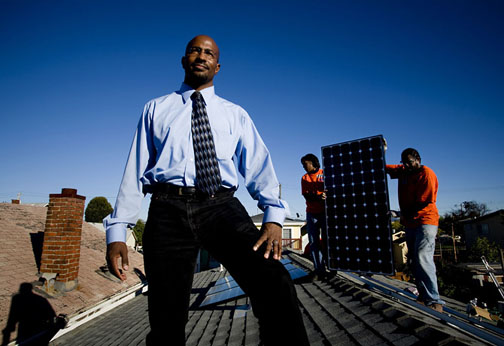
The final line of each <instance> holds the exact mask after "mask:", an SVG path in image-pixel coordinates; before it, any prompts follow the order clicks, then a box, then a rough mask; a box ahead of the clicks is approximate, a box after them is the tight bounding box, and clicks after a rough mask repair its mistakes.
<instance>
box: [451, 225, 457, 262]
mask: <svg viewBox="0 0 504 346" xmlns="http://www.w3.org/2000/svg"><path fill="white" fill-rule="evenodd" d="M451 229H452V240H453V256H454V259H455V263H457V246H456V244H455V227H454V226H453V222H452V224H451Z"/></svg>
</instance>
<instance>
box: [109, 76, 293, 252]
mask: <svg viewBox="0 0 504 346" xmlns="http://www.w3.org/2000/svg"><path fill="white" fill-rule="evenodd" d="M193 92H194V89H192V88H191V87H189V86H187V85H186V84H182V87H181V88H180V90H179V91H177V92H173V93H171V94H169V95H166V96H163V97H159V98H156V99H154V100H152V101H150V102H148V103H147V104H146V105H145V107H144V111H143V114H142V117H141V118H140V122H139V123H138V128H137V131H136V133H135V137H134V139H133V144H132V145H131V149H130V153H129V157H128V161H127V163H126V168H125V171H124V175H123V179H122V182H121V186H120V188H119V193H118V195H117V201H116V204H115V208H114V211H113V212H112V214H111V215H109V216H107V217H106V218H105V219H104V220H103V224H104V226H105V228H106V230H107V244H109V243H111V242H115V241H121V242H125V241H126V227H127V226H128V225H129V226H133V225H135V223H136V221H137V219H138V216H139V214H140V208H141V205H142V199H143V198H144V194H143V192H142V187H143V185H153V184H156V183H170V184H174V185H179V186H195V183H194V179H195V177H196V172H195V165H194V152H193V144H192V134H191V113H192V101H191V95H192V93H193ZM201 94H202V95H203V98H204V99H205V103H206V109H207V113H208V118H209V121H210V126H211V127H212V134H213V137H214V142H215V150H216V153H217V160H218V162H219V168H220V172H221V178H222V185H223V186H224V187H226V188H233V187H234V188H238V172H237V169H238V171H239V172H240V174H241V175H242V176H243V177H244V182H245V186H246V187H247V190H248V191H249V193H250V195H251V196H252V198H254V199H255V200H257V201H258V207H259V208H260V209H261V210H263V211H264V218H263V222H276V223H278V224H280V225H283V222H284V219H285V215H286V213H287V212H288V211H287V210H288V209H287V208H288V206H287V203H286V202H285V201H283V200H280V199H279V183H278V180H277V177H276V174H275V171H274V169H273V164H272V162H271V158H270V154H269V152H268V149H267V148H266V146H265V144H264V142H263V141H262V139H261V137H260V136H259V133H258V132H257V129H256V128H255V126H254V123H253V122H252V120H251V119H250V116H249V115H248V114H247V112H246V111H245V110H244V109H243V108H241V107H240V106H238V105H235V104H233V103H231V102H229V101H227V100H225V99H223V98H221V97H219V96H217V95H216V94H215V91H214V87H213V86H212V87H209V88H206V89H203V90H201Z"/></svg>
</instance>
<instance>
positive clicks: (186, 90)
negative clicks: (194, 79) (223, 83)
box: [179, 83, 215, 104]
mask: <svg viewBox="0 0 504 346" xmlns="http://www.w3.org/2000/svg"><path fill="white" fill-rule="evenodd" d="M179 91H180V93H181V94H182V98H183V99H184V103H186V102H187V101H191V95H192V94H193V92H195V91H196V90H194V89H193V88H191V87H190V86H189V85H187V84H185V83H182V86H181V87H180V90H179ZM200 93H201V95H203V99H205V103H207V104H208V101H210V99H211V98H212V97H213V96H214V95H215V87H214V86H213V85H212V86H211V87H208V88H205V89H203V90H200Z"/></svg>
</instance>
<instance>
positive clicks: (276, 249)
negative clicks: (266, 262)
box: [272, 239, 282, 260]
mask: <svg viewBox="0 0 504 346" xmlns="http://www.w3.org/2000/svg"><path fill="white" fill-rule="evenodd" d="M272 244H273V259H276V260H279V259H280V257H281V256H282V243H281V241H278V240H277V239H275V240H273V241H272Z"/></svg>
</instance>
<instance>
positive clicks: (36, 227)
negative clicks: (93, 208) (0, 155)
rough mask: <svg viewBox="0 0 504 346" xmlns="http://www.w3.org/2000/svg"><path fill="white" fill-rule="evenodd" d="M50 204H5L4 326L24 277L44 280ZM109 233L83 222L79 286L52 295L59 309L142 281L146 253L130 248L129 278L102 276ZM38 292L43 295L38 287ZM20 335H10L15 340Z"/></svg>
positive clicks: (0, 245) (0, 213)
mask: <svg viewBox="0 0 504 346" xmlns="http://www.w3.org/2000/svg"><path fill="white" fill-rule="evenodd" d="M46 215H47V208H45V207H43V206H31V205H23V204H20V205H14V204H7V203H0V329H3V328H4V327H5V324H6V322H7V318H8V314H9V309H10V302H11V299H12V296H13V295H15V294H17V293H18V290H19V286H20V284H21V283H23V282H30V283H32V282H36V281H37V280H38V279H39V273H38V265H39V264H40V263H37V262H39V261H40V256H41V251H42V241H43V234H44V233H43V232H44V228H45V219H46ZM105 250H106V245H105V233H103V232H101V231H100V230H98V229H96V228H95V227H93V226H91V225H89V224H88V223H86V222H83V225H82V238H81V256H80V262H79V276H78V287H77V288H76V289H74V290H73V291H70V292H66V293H64V294H61V295H59V296H55V297H48V296H46V297H48V300H49V303H50V304H51V305H52V307H53V308H54V310H55V311H56V314H60V313H63V314H67V315H69V316H70V317H71V316H72V315H74V314H76V313H78V312H80V311H83V310H86V309H88V308H90V307H92V306H94V305H96V304H98V303H100V302H101V301H103V300H104V299H107V298H109V297H111V296H113V295H115V294H117V293H119V292H124V291H127V290H128V289H130V288H131V287H133V286H135V285H138V284H139V283H141V280H142V277H143V271H144V269H143V256H142V255H141V254H139V253H137V252H135V251H133V250H132V249H130V251H129V261H130V268H131V270H130V272H129V275H128V279H127V280H126V281H125V282H119V280H116V281H112V280H110V279H107V278H106V277H105V276H103V275H100V274H99V272H100V267H101V266H103V265H105ZM34 292H35V293H38V294H41V295H43V293H42V292H40V291H38V290H37V289H35V290H34ZM15 336H16V335H15V334H13V335H11V339H14V337H15Z"/></svg>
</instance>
